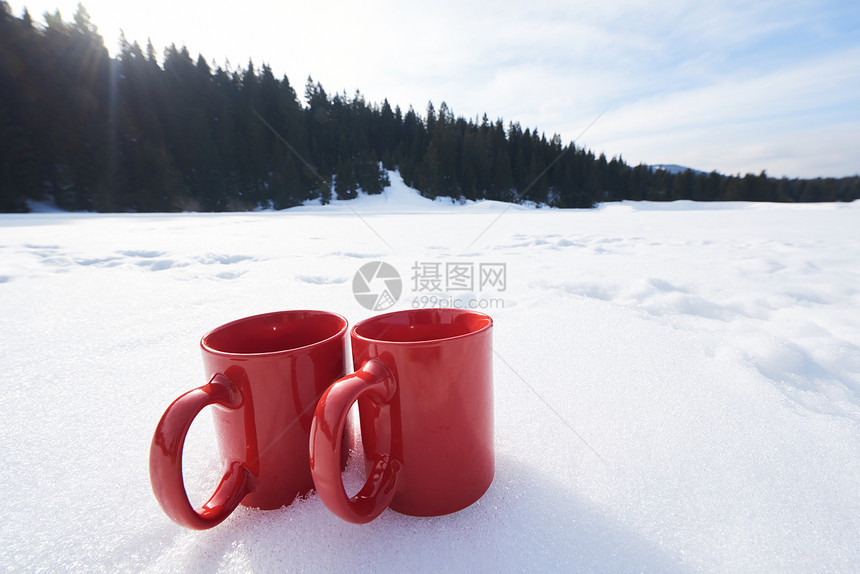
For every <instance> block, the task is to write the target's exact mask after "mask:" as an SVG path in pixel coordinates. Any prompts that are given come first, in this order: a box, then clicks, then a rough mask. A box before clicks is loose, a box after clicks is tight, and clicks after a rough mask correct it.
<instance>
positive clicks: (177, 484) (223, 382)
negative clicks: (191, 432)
mask: <svg viewBox="0 0 860 574" xmlns="http://www.w3.org/2000/svg"><path fill="white" fill-rule="evenodd" d="M209 405H220V406H222V407H226V408H228V409H237V408H239V407H240V406H241V405H242V394H241V393H240V392H239V389H238V388H237V387H236V385H234V384H233V382H232V381H231V380H230V379H229V378H227V377H226V376H224V375H220V374H218V375H214V376H213V377H212V378H211V379H210V380H209V382H208V383H207V384H205V385H203V386H202V387H199V388H196V389H194V390H191V391H188V392H187V393H185V394H184V395H182V396H180V397H179V398H178V399H176V400H175V401H173V403H172V404H171V405H170V406H169V407H167V410H166V411H164V415H163V416H162V417H161V420H160V421H159V423H158V426H157V427H156V428H155V434H154V435H153V437H152V445H151V446H150V449H149V478H150V481H151V482H152V490H153V492H154V493H155V498H156V499H158V503H159V504H160V505H161V508H162V509H164V512H165V513H166V514H167V515H168V516H169V517H170V518H171V519H172V520H173V521H174V522H176V523H177V524H180V525H182V526H186V527H188V528H193V529H195V530H205V529H207V528H212V527H213V526H216V525H218V524H220V523H221V521H223V520H224V519H225V518H227V516H229V515H230V513H231V512H233V510H235V509H236V507H237V506H238V505H239V503H240V502H241V501H242V499H243V498H245V495H246V494H248V493H249V492H250V491H251V490H252V489H253V485H252V483H251V482H252V481H251V477H252V475H251V473H250V471H249V470H248V468H247V467H246V466H245V465H243V464H241V463H238V462H233V463H232V464H230V466H229V468H228V469H227V471H226V472H225V473H224V476H223V477H222V478H221V482H220V483H218V486H217V487H216V488H215V493H214V494H213V495H212V497H211V498H210V499H209V501H208V502H206V504H204V505H203V506H201V507H200V508H199V509H196V510H195V509H194V508H193V507H192V506H191V503H190V502H189V500H188V494H187V493H186V492H185V485H184V483H183V481H182V449H183V447H184V445H185V437H186V435H187V434H188V429H189V428H190V427H191V423H192V422H193V421H194V418H195V417H196V416H197V414H198V413H200V411H202V410H203V409H204V408H205V407H207V406H209Z"/></svg>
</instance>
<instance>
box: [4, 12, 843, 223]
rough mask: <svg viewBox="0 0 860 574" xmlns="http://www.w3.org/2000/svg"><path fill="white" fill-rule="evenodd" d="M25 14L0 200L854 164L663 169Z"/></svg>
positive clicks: (667, 181)
mask: <svg viewBox="0 0 860 574" xmlns="http://www.w3.org/2000/svg"><path fill="white" fill-rule="evenodd" d="M44 20H45V24H44V25H37V24H35V23H34V22H33V19H32V17H31V16H30V14H29V12H28V11H27V10H26V9H25V11H24V13H23V14H22V15H21V16H20V17H16V16H14V15H12V14H11V10H10V8H9V5H8V3H7V2H6V1H5V0H0V211H5V212H9V211H27V209H28V201H30V200H37V201H38V200H48V199H49V200H51V201H53V202H55V203H56V205H57V206H58V207H60V208H63V209H68V210H89V211H104V212H118V211H138V212H155V211H183V210H192V211H229V210H248V209H254V208H258V207H273V208H276V209H281V208H286V207H290V206H294V205H299V204H301V203H302V202H304V201H306V200H308V199H317V198H319V199H321V200H322V202H324V203H326V202H328V201H330V200H331V199H332V198H335V197H336V198H342V199H348V198H352V197H355V196H356V195H357V193H358V191H359V190H362V191H364V192H366V193H369V194H374V193H379V192H381V191H382V190H383V189H384V187H385V186H386V185H387V184H388V181H387V175H386V174H387V171H386V170H393V169H398V170H399V171H400V174H401V175H402V177H403V179H404V181H405V182H406V183H407V184H408V185H410V186H412V187H414V188H416V189H418V190H419V191H420V193H421V194H422V195H424V196H426V197H429V198H435V197H451V198H454V199H455V200H478V199H493V200H499V201H506V202H520V203H522V202H534V203H536V204H538V205H542V204H543V205H550V206H558V207H592V206H593V205H595V204H596V203H599V202H604V201H617V200H622V199H634V200H656V201H667V200H676V199H693V200H699V201H721V200H747V201H780V202H811V201H851V200H854V199H858V198H860V177H850V178H841V179H812V180H800V179H791V180H789V179H784V178H783V179H774V178H770V177H768V176H767V174H765V173H764V172H762V173H761V174H758V175H753V174H747V175H745V176H740V175H737V176H725V175H722V174H719V173H716V172H712V173H700V172H693V171H686V172H682V173H670V172H668V171H665V170H662V169H656V170H655V169H652V168H651V167H649V166H645V165H638V166H629V165H627V164H626V163H625V162H624V161H623V159H621V158H620V157H619V158H615V157H614V158H612V159H607V158H606V156H605V155H603V154H601V155H599V156H596V155H595V154H594V153H593V152H591V151H589V150H587V149H584V148H582V147H579V146H576V145H575V144H574V143H573V142H571V143H567V144H563V143H562V141H561V137H560V136H558V135H554V136H552V137H551V138H549V139H547V138H546V136H545V135H544V134H543V133H539V132H538V130H537V129H530V128H526V129H523V128H522V127H521V126H520V124H518V123H516V122H510V123H509V124H508V125H507V126H506V125H505V124H504V122H503V121H502V119H497V120H495V121H490V119H489V118H488V117H487V115H486V114H484V116H483V117H482V118H474V119H465V118H462V117H455V115H454V113H453V111H452V110H451V109H450V108H449V107H448V105H447V104H446V103H444V102H442V103H441V104H440V105H439V107H438V109H437V108H436V107H435V106H434V105H433V103H429V104H428V106H427V109H426V110H424V111H423V113H420V114H419V113H418V112H416V111H415V110H414V109H412V108H411V107H410V108H409V109H408V110H407V111H405V112H404V111H403V110H401V109H400V108H399V107H398V106H395V107H394V108H392V106H391V105H390V104H389V103H388V101H387V100H385V101H383V102H382V103H381V104H378V103H369V102H367V101H366V100H365V98H364V97H363V96H362V94H361V93H360V92H356V93H355V94H353V95H351V96H350V95H347V94H345V93H338V94H328V93H326V91H325V89H324V88H323V87H322V85H321V84H320V83H318V82H314V81H313V79H312V78H308V79H307V82H306V83H305V86H304V90H303V94H302V98H301V99H300V98H299V95H298V94H297V92H296V89H295V88H294V87H293V85H292V84H291V83H290V81H289V80H288V78H287V77H286V76H284V77H282V78H281V79H278V78H276V77H275V76H274V75H273V73H272V70H271V68H270V67H269V66H268V65H265V64H263V65H262V66H260V67H259V68H258V67H257V66H256V65H255V64H254V63H253V62H248V64H247V66H246V67H239V68H238V69H235V70H233V69H231V68H230V66H229V65H225V66H223V67H221V66H214V67H213V66H211V65H210V64H209V63H208V62H207V61H206V59H205V58H204V57H203V56H202V55H198V57H197V58H196V59H193V58H192V57H191V55H190V54H189V52H188V50H187V49H186V48H185V47H184V46H183V47H180V48H177V47H176V46H175V45H171V46H170V47H168V48H167V49H166V50H165V51H164V53H163V54H162V56H161V58H160V61H159V57H158V55H157V54H156V53H155V49H154V48H153V46H152V44H151V42H150V43H148V44H147V46H146V47H141V46H140V45H139V44H138V43H137V42H128V41H127V40H126V39H125V38H124V37H121V38H120V50H119V53H118V55H117V56H116V57H111V56H110V55H109V53H108V51H107V49H106V48H105V45H104V39H103V38H102V37H101V36H100V35H99V34H98V31H97V29H96V27H95V26H94V25H93V23H92V22H91V20H90V17H89V15H88V13H87V11H86V9H85V8H84V7H83V6H82V5H80V4H79V5H78V10H77V12H76V13H75V15H74V17H73V19H72V20H71V21H68V22H67V21H64V20H63V18H62V16H61V15H60V13H59V11H57V12H54V13H53V14H51V13H46V14H45V15H44Z"/></svg>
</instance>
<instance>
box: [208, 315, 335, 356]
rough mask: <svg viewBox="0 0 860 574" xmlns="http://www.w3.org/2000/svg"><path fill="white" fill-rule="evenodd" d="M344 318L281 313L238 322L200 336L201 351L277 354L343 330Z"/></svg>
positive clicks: (313, 342) (319, 340)
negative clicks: (201, 337)
mask: <svg viewBox="0 0 860 574" xmlns="http://www.w3.org/2000/svg"><path fill="white" fill-rule="evenodd" d="M346 326H347V323H346V319H344V318H343V317H341V316H340V315H335V314H334V313H326V312H324V311H281V312H275V313H266V314H264V315H255V316H253V317H246V318H244V319H239V320H237V321H233V322H231V323H227V324H226V325H222V326H221V327H217V328H215V329H214V330H212V331H210V332H209V333H208V334H206V335H204V337H203V339H202V340H201V342H200V344H201V345H202V346H203V348H205V349H207V350H210V351H214V352H218V353H228V354H232V355H256V354H261V353H277V352H281V351H290V350H293V349H299V348H301V347H307V346H308V345H314V344H316V343H320V342H322V341H325V340H326V339H329V338H331V337H334V336H336V335H338V334H340V333H343V332H345V331H346Z"/></svg>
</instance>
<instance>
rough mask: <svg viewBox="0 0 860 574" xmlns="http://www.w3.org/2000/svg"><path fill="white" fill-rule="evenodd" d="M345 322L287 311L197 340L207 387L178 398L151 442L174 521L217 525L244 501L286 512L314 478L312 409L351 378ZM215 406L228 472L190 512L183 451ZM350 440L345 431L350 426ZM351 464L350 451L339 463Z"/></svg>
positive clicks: (159, 485)
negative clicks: (197, 421)
mask: <svg viewBox="0 0 860 574" xmlns="http://www.w3.org/2000/svg"><path fill="white" fill-rule="evenodd" d="M346 332H347V322H346V319H344V318H343V317H341V316H340V315H336V314H333V313H326V312H323V311H282V312H276V313H267V314H264V315H255V316H253V317H246V318H244V319H239V320H237V321H233V322H231V323H227V324H226V325H222V326H220V327H218V328H216V329H214V330H212V331H210V332H209V333H207V334H206V335H204V336H203V338H202V339H201V341H200V347H201V349H202V351H203V365H204V369H205V373H206V377H207V379H208V381H209V382H208V383H207V384H205V385H204V386H202V387H199V388H197V389H194V390H191V391H189V392H187V393H185V394H183V395H182V396H180V397H179V398H178V399H176V400H175V401H174V402H173V403H172V404H171V405H170V406H169V407H168V408H167V410H166V411H165V413H164V416H163V417H162V418H161V421H160V422H159V423H158V427H157V428H156V430H155V434H154V436H153V438H152V445H151V447H150V457H149V472H150V479H151V482H152V489H153V492H154V493H155V497H156V498H157V499H158V502H159V503H160V504H161V507H162V508H163V509H164V511H165V512H166V513H167V515H168V516H169V517H170V518H172V519H173V520H174V521H175V522H177V523H179V524H181V525H183V526H187V527H189V528H195V529H201V530H202V529H205V528H211V527H213V526H215V525H217V524H219V523H220V522H221V521H222V520H224V519H225V518H226V517H227V516H228V515H229V514H230V513H231V512H233V510H234V509H235V508H236V506H238V505H239V504H240V503H241V504H243V505H244V506H250V507H255V508H261V509H264V510H265V509H274V508H280V507H282V506H284V505H287V504H290V503H291V502H292V501H293V500H294V499H295V498H296V496H299V495H301V494H304V493H306V492H308V491H309V490H310V489H311V488H312V487H313V480H312V477H311V473H310V467H309V464H308V440H309V431H310V428H311V422H312V418H313V413H314V408H315V406H316V404H317V401H318V399H319V397H320V395H321V394H322V393H323V392H324V391H325V390H326V388H327V387H328V386H329V385H330V384H331V383H332V381H334V380H337V379H338V378H340V377H342V376H343V375H344V374H345V373H346V360H345V359H346V354H345V353H346ZM210 405H212V406H213V407H214V408H213V409H212V412H213V416H214V419H215V430H216V433H217V438H218V444H219V447H220V451H221V459H222V460H223V462H224V465H225V468H226V470H225V473H224V476H223V478H222V479H221V481H220V482H219V484H218V485H217V487H216V488H215V492H214V494H213V495H212V497H211V498H210V499H209V501H208V502H206V503H205V504H203V505H202V506H201V507H200V508H198V509H194V508H192V506H191V503H190V502H189V500H188V495H187V493H186V491H185V487H184V484H183V480H182V449H183V445H184V442H185V436H186V434H187V432H188V429H189V427H190V426H191V423H192V421H193V420H194V418H195V417H196V416H197V414H198V413H199V412H200V411H201V410H202V409H203V408H205V407H207V406H210ZM344 433H345V435H346V437H347V439H348V437H350V436H351V434H350V432H349V430H348V429H347V428H346V427H344ZM345 460H346V452H344V456H343V458H342V459H341V465H343V462H344V461H345Z"/></svg>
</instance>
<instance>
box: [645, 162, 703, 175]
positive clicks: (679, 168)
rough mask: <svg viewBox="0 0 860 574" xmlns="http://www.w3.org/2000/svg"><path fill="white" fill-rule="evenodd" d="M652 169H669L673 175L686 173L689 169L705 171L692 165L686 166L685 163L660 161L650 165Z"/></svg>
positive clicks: (695, 171)
mask: <svg viewBox="0 0 860 574" xmlns="http://www.w3.org/2000/svg"><path fill="white" fill-rule="evenodd" d="M648 167H650V168H651V170H652V171H657V170H658V169H662V170H663V171H668V172H669V173H671V174H672V175H675V174H679V173H684V172H685V171H687V170H690V171H692V172H693V173H705V172H704V171H700V170H698V169H693V168H691V167H686V166H683V165H677V164H674V163H659V164H655V165H651V166H648Z"/></svg>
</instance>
